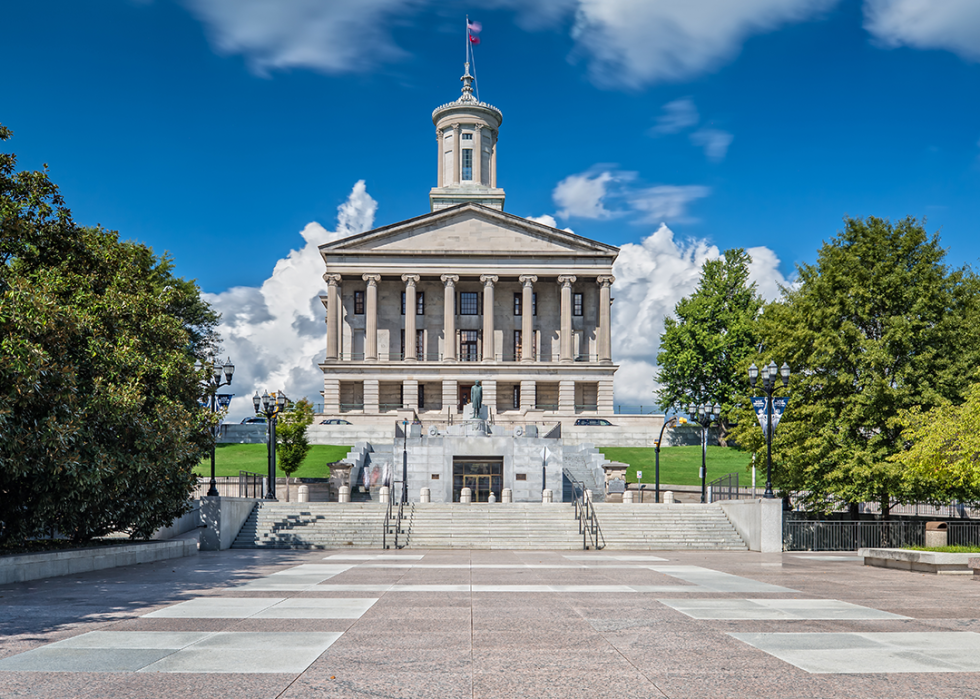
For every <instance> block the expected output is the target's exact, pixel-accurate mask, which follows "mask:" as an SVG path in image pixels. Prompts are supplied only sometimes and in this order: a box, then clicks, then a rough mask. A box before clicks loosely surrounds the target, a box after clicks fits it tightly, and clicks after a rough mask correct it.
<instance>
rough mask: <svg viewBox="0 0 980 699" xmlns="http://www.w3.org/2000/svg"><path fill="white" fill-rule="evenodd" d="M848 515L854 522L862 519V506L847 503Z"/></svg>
mask: <svg viewBox="0 0 980 699" xmlns="http://www.w3.org/2000/svg"><path fill="white" fill-rule="evenodd" d="M847 515H848V518H849V519H850V520H851V521H852V522H856V521H858V520H859V519H861V512H860V505H859V504H858V503H856V502H849V503H847Z"/></svg>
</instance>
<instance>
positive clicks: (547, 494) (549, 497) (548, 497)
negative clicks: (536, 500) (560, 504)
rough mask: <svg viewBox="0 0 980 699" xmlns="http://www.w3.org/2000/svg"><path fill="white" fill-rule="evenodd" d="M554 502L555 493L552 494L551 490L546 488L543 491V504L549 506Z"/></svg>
mask: <svg viewBox="0 0 980 699" xmlns="http://www.w3.org/2000/svg"><path fill="white" fill-rule="evenodd" d="M552 502H554V493H553V492H551V489H550V488H545V489H544V490H542V491H541V504H542V505H547V504H549V503H552Z"/></svg>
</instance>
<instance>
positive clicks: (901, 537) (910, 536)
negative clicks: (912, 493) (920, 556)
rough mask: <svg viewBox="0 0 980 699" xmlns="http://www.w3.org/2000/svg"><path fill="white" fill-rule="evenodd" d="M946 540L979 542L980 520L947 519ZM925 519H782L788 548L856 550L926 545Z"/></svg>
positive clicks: (964, 543)
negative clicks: (857, 520)
mask: <svg viewBox="0 0 980 699" xmlns="http://www.w3.org/2000/svg"><path fill="white" fill-rule="evenodd" d="M947 525H948V529H947V540H946V541H947V544H949V545H950V546H980V523H976V522H948V523H947ZM925 539H926V523H925V521H924V520H921V521H908V520H893V521H883V522H843V521H842V522H824V521H819V522H818V521H812V520H793V519H786V520H784V521H783V549H784V550H785V551H856V550H857V549H860V548H904V547H907V546H924V545H925Z"/></svg>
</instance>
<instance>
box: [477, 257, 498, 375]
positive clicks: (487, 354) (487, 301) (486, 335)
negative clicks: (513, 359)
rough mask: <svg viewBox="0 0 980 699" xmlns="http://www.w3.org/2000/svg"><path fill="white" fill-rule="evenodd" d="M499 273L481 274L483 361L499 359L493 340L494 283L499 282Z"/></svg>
mask: <svg viewBox="0 0 980 699" xmlns="http://www.w3.org/2000/svg"><path fill="white" fill-rule="evenodd" d="M497 279H498V277H497V275H495V274H484V275H481V276H480V281H481V282H483V361H485V362H493V361H496V359H497V353H496V352H495V351H494V341H493V285H494V284H496V283H497Z"/></svg>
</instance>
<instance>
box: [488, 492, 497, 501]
mask: <svg viewBox="0 0 980 699" xmlns="http://www.w3.org/2000/svg"><path fill="white" fill-rule="evenodd" d="M487 502H497V496H496V495H494V494H493V493H490V497H488V498H487Z"/></svg>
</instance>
